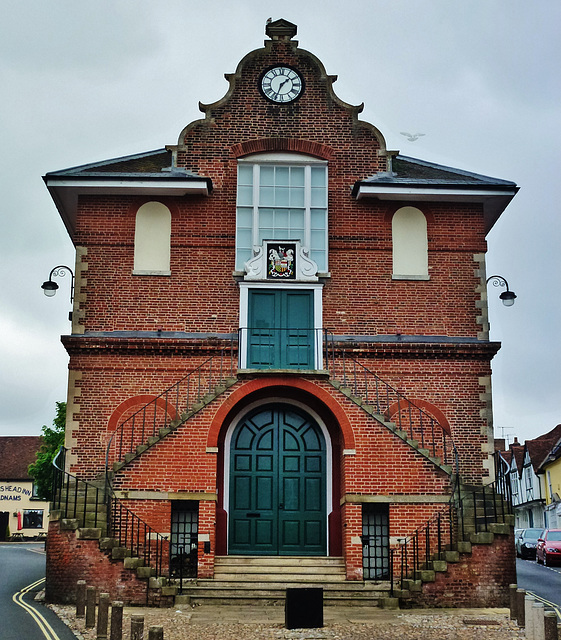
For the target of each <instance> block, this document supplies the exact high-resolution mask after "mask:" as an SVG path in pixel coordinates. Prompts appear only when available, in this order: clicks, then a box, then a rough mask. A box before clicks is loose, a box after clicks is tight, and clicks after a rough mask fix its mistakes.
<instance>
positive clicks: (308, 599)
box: [284, 587, 323, 629]
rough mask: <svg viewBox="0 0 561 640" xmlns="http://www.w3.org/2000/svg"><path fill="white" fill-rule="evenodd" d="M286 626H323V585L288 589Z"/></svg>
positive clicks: (285, 614) (288, 627) (290, 627)
mask: <svg viewBox="0 0 561 640" xmlns="http://www.w3.org/2000/svg"><path fill="white" fill-rule="evenodd" d="M284 626H285V627H286V628H287V629H312V628H313V629H316V628H319V627H323V589H322V588H321V587H318V588H316V587H310V588H290V589H287V590H286V600H285V604H284Z"/></svg>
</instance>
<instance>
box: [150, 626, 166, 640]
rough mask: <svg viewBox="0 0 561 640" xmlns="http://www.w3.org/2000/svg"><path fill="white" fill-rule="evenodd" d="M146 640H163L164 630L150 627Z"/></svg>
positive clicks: (158, 627)
mask: <svg viewBox="0 0 561 640" xmlns="http://www.w3.org/2000/svg"><path fill="white" fill-rule="evenodd" d="M148 640H164V628H163V627H160V626H155V627H150V629H149V631H148Z"/></svg>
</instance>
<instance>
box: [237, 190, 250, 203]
mask: <svg viewBox="0 0 561 640" xmlns="http://www.w3.org/2000/svg"><path fill="white" fill-rule="evenodd" d="M238 204H239V205H251V204H253V187H244V186H238Z"/></svg>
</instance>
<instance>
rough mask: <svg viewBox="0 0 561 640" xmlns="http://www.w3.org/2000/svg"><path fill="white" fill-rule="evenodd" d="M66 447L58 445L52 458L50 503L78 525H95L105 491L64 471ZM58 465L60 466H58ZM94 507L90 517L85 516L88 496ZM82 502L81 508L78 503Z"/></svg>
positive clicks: (103, 503) (103, 502)
mask: <svg viewBox="0 0 561 640" xmlns="http://www.w3.org/2000/svg"><path fill="white" fill-rule="evenodd" d="M65 460H66V449H65V448H64V447H60V448H59V450H58V452H57V454H56V456H55V457H54V459H53V467H54V469H55V472H54V474H53V499H52V505H53V509H54V510H60V511H62V512H63V514H64V517H65V518H72V519H75V520H78V525H79V526H81V527H85V526H86V525H88V526H91V527H97V525H98V521H99V507H102V506H103V507H104V506H105V504H106V502H105V492H104V490H103V489H100V488H99V487H96V486H95V485H93V484H91V483H89V482H86V481H85V480H80V479H79V478H77V477H76V476H74V475H72V474H70V473H68V472H67V471H65V469H64V466H65ZM59 465H60V466H59ZM92 496H93V503H91V504H92V505H93V507H94V510H93V511H90V512H89V513H91V514H92V517H90V518H87V513H88V511H87V505H88V498H92ZM82 502H83V508H82V509H80V508H79V505H80V504H81V503H82Z"/></svg>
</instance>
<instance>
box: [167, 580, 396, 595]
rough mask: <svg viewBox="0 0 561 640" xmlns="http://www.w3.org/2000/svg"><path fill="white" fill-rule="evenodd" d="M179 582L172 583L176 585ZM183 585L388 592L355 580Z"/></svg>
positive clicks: (381, 585)
mask: <svg viewBox="0 0 561 640" xmlns="http://www.w3.org/2000/svg"><path fill="white" fill-rule="evenodd" d="M178 582H179V581H178V580H176V581H174V583H175V584H177V583H178ZM183 583H184V585H185V584H188V588H189V589H197V588H201V589H221V590H224V589H226V590H228V589H238V590H248V589H258V590H284V589H288V588H298V587H302V588H307V589H308V588H314V587H322V588H323V589H324V591H329V592H339V591H352V592H358V593H364V594H370V595H376V594H380V593H385V592H386V591H388V590H389V588H390V587H389V582H387V581H385V582H359V581H357V580H346V581H344V582H332V583H324V582H322V581H320V580H316V581H313V582H310V581H307V582H305V583H302V582H298V581H297V580H293V579H292V577H291V579H290V580H279V581H278V582H263V581H261V582H259V581H246V582H238V581H236V580H218V579H216V578H215V579H214V580H213V579H210V578H209V579H205V578H196V579H193V580H184V581H183Z"/></svg>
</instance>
